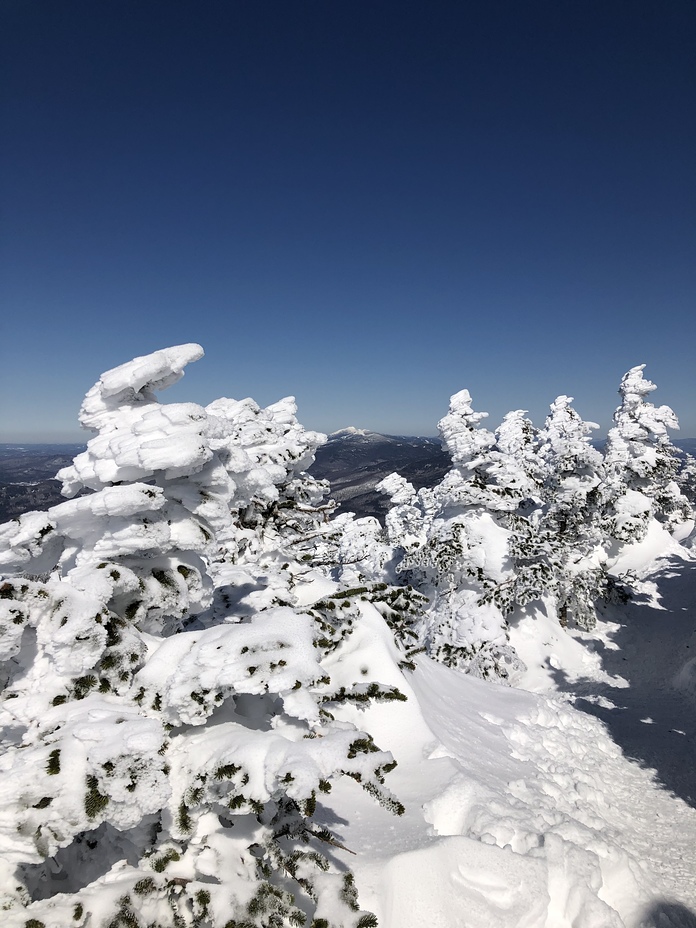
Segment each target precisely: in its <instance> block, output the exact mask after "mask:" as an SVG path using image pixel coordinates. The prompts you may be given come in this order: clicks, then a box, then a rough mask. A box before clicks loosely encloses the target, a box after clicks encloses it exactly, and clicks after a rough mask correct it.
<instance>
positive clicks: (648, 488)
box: [603, 364, 693, 541]
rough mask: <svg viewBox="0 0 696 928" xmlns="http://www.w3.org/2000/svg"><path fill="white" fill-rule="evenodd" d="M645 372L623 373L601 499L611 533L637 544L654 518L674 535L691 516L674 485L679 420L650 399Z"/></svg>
mask: <svg viewBox="0 0 696 928" xmlns="http://www.w3.org/2000/svg"><path fill="white" fill-rule="evenodd" d="M644 368H645V365H644V364H640V365H638V366H637V367H632V368H631V370H629V371H628V372H627V373H626V374H624V376H623V378H622V381H621V386H620V387H619V393H620V395H621V405H620V406H619V407H618V408H617V409H616V412H615V413H614V427H613V428H612V429H610V431H609V434H608V436H607V445H606V451H605V467H606V478H607V479H606V486H605V487H604V488H603V499H604V505H605V510H606V517H607V522H608V529H609V532H610V534H611V535H612V536H613V537H614V538H616V539H618V540H619V541H639V540H640V539H641V538H643V537H644V535H645V533H646V531H647V527H648V523H649V521H650V519H652V518H654V519H657V520H658V522H661V523H663V524H664V526H665V527H666V528H667V529H668V530H670V531H674V530H675V529H678V527H679V526H680V525H682V524H683V523H685V522H688V521H689V520H690V519H692V518H693V509H692V507H691V506H690V504H689V501H688V499H687V498H686V497H685V496H684V495H683V493H682V492H681V490H680V489H679V485H678V483H677V481H676V476H677V473H678V470H679V459H678V455H677V452H676V449H675V448H674V446H673V445H672V443H671V441H670V437H669V432H668V430H669V429H678V428H679V422H678V420H677V417H676V416H675V414H674V412H673V411H672V410H671V409H670V407H669V406H654V405H653V404H652V403H649V402H648V401H647V399H646V397H647V396H649V395H650V393H652V392H653V391H654V390H655V389H657V388H656V385H655V384H654V383H652V382H651V381H649V380H646V379H645V378H644V377H643V370H644Z"/></svg>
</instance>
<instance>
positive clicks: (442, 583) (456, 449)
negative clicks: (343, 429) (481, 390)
mask: <svg viewBox="0 0 696 928" xmlns="http://www.w3.org/2000/svg"><path fill="white" fill-rule="evenodd" d="M486 415H487V413H480V412H475V411H474V409H473V407H472V405H471V395H470V394H469V392H468V391H467V390H462V391H460V392H459V393H457V394H455V395H454V396H453V397H452V398H451V401H450V408H449V412H448V414H447V415H446V416H445V417H444V418H443V419H442V420H441V421H440V423H439V429H440V434H441V436H442V439H443V443H444V444H445V446H446V448H447V450H448V451H449V453H450V455H451V457H452V463H453V467H452V470H451V471H450V472H449V473H448V474H447V475H446V476H445V478H444V479H443V480H442V481H441V482H440V483H439V484H438V485H437V486H435V487H433V488H431V489H422V490H420V491H418V492H417V493H416V492H415V490H414V488H413V487H412V486H411V485H410V484H408V483H407V482H406V481H405V480H403V478H401V477H399V476H398V475H396V474H392V475H391V476H389V477H387V478H385V480H383V481H382V482H381V484H379V485H378V487H377V489H380V490H381V491H382V492H384V493H386V494H387V495H388V496H390V498H391V500H392V503H393V505H392V508H391V509H390V511H389V512H388V514H387V517H386V535H387V539H388V541H389V543H390V544H391V546H392V550H393V552H394V553H393V556H392V559H391V564H392V565H393V566H394V569H395V574H392V575H391V576H389V575H387V576H385V579H387V580H388V581H389V580H391V582H395V581H396V582H398V583H400V584H401V585H402V587H404V588H405V589H406V590H407V591H408V589H409V588H415V591H416V592H417V593H418V594H420V596H421V597H425V600H426V602H427V608H425V610H424V612H423V614H422V615H421V616H418V615H417V614H416V615H413V610H408V611H407V613H406V618H405V619H404V620H402V621H401V622H396V621H395V619H394V617H393V616H392V617H391V622H392V626H393V627H394V626H395V625H396V630H397V634H398V636H400V637H401V638H402V640H403V644H404V645H406V646H407V657H408V655H409V654H411V653H414V652H415V651H417V650H418V649H424V650H425V651H426V652H427V653H428V654H430V655H431V656H432V657H435V658H436V659H438V660H441V661H443V662H444V663H446V664H449V665H450V666H456V667H459V668H460V669H463V670H466V671H467V672H468V673H472V674H474V675H477V676H481V677H487V676H490V675H498V676H501V677H503V678H506V677H508V676H509V674H510V670H511V669H513V668H514V667H515V666H517V665H518V659H517V657H516V655H515V654H514V652H513V651H512V649H511V648H510V647H509V645H508V643H507V623H506V620H505V616H504V613H503V611H501V609H500V607H499V605H498V604H497V603H496V602H495V601H494V599H493V597H492V596H489V595H487V594H488V593H489V592H490V591H491V590H493V589H497V588H499V587H500V585H501V584H502V583H504V582H505V581H506V580H509V577H510V570H511V566H512V564H511V561H510V559H509V556H508V540H509V534H510V533H509V531H508V529H507V528H506V527H505V517H506V514H507V513H509V512H510V511H511V510H514V509H516V508H517V507H518V506H519V504H520V501H521V500H522V499H523V498H526V496H527V494H528V493H529V491H530V485H531V478H530V476H529V474H528V473H527V472H526V470H525V466H524V464H523V463H521V462H520V461H518V460H517V458H516V457H515V456H513V455H512V454H510V453H508V450H507V447H506V448H505V450H499V448H498V446H497V443H496V436H495V434H494V433H493V432H490V431H488V430H487V429H483V428H480V427H479V423H480V422H481V421H482V420H483V419H484V418H485V417H486ZM513 419H514V422H513ZM525 429H526V424H523V420H522V419H521V416H520V417H517V418H515V417H514V416H513V418H511V419H509V420H508V421H507V422H506V424H505V427H504V428H503V443H504V445H505V443H506V442H507V443H508V444H509V445H510V446H511V447H512V446H515V447H517V446H520V447H525V448H526V447H527V441H526V439H525V437H524V430H525ZM395 595H398V594H397V593H395ZM399 633H400V634H399Z"/></svg>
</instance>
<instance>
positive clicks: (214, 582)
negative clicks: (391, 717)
mask: <svg viewBox="0 0 696 928" xmlns="http://www.w3.org/2000/svg"><path fill="white" fill-rule="evenodd" d="M201 355H202V349H200V347H199V346H197V345H183V346H178V347H175V348H170V349H165V350H163V351H159V352H155V353H154V354H152V355H148V356H145V357H142V358H137V359H135V360H134V361H131V362H129V363H127V364H124V365H121V366H120V367H118V368H115V369H114V370H112V371H108V372H107V373H106V374H104V375H103V376H102V378H101V379H100V381H99V382H98V383H97V384H96V385H95V386H94V387H93V388H92V390H90V391H89V393H88V394H87V397H86V399H85V402H84V404H83V407H82V410H81V415H80V418H81V422H82V424H83V425H84V426H85V427H86V428H88V429H91V430H92V431H94V432H96V434H95V436H94V437H92V438H91V439H90V441H89V442H88V445H87V450H86V451H85V452H84V453H83V454H81V455H78V456H77V458H76V459H75V461H74V463H73V464H72V465H71V466H70V467H68V468H65V469H64V470H63V471H61V474H60V477H61V479H62V480H63V484H64V492H65V493H66V494H67V495H69V496H73V497H74V498H73V499H70V500H68V501H67V502H65V503H61V504H59V505H57V506H54V507H52V509H50V510H49V511H48V512H46V513H28V514H26V515H24V516H22V517H20V518H19V519H18V520H16V521H13V522H11V523H8V524H7V525H5V526H2V527H0V571H2V576H1V577H0V657H1V658H2V660H3V664H2V669H1V674H2V676H1V678H0V682H1V683H2V686H3V693H2V696H3V700H2V709H1V710H0V719H1V723H2V729H3V738H4V754H3V756H2V761H1V764H0V797H1V801H2V817H1V821H0V844H1V845H2V864H0V886H1V887H2V890H1V895H0V905H1V906H2V908H3V910H4V911H3V914H4V917H5V920H6V921H5V923H6V924H8V925H10V926H14V925H22V926H24V925H26V924H31V925H33V926H39V925H44V926H50V928H61V926H67V925H72V926H76V928H80V926H83V925H84V926H86V925H89V926H90V928H91V926H92V925H99V924H102V923H108V924H111V925H146V924H147V925H149V924H158V925H161V926H172V928H181V926H185V925H191V926H193V925H196V926H199V928H222V926H225V928H232V926H259V928H261V926H271V925H273V926H285V925H300V924H304V923H305V922H306V921H307V919H308V918H312V919H314V921H313V924H315V925H330V926H345V928H357V926H360V928H368V926H370V925H373V924H374V917H373V916H372V915H370V913H364V912H361V911H360V909H359V906H358V903H357V894H356V890H355V887H354V884H353V880H352V877H351V875H350V873H339V872H336V871H335V869H333V868H332V867H331V866H330V864H329V860H328V858H327V855H326V853H325V852H324V849H326V848H330V847H331V846H332V845H333V846H335V845H336V843H337V842H336V839H335V838H334V837H333V835H332V834H331V832H330V831H329V830H328V828H327V827H326V823H324V822H323V821H322V819H321V815H320V814H319V811H318V810H319V809H320V802H319V800H320V799H321V798H322V797H324V796H326V795H327V794H328V793H329V792H330V790H331V784H332V780H333V779H335V778H336V777H338V776H347V777H349V778H352V779H353V780H355V781H356V782H357V783H359V784H360V785H361V786H362V787H363V788H364V789H366V790H367V791H368V792H369V793H370V794H371V795H372V796H374V797H375V798H376V799H377V800H378V801H380V802H382V803H383V804H385V805H386V806H387V807H388V808H391V809H392V810H393V811H395V812H399V811H401V807H400V805H399V803H398V801H397V800H395V799H393V798H392V797H391V796H390V795H389V794H388V792H386V791H385V789H384V786H383V784H384V777H385V774H386V773H387V772H388V770H389V769H390V768H391V767H393V766H394V762H393V759H392V757H391V755H389V754H385V753H383V752H381V751H380V750H379V749H378V748H377V746H376V745H375V744H374V743H373V741H372V739H371V737H370V736H369V734H367V733H365V732H361V731H359V730H358V729H356V728H355V727H354V726H353V725H351V724H348V723H342V722H340V721H338V720H335V719H334V714H335V713H337V707H338V708H340V706H341V704H342V703H345V702H356V701H357V702H366V701H369V700H372V699H392V700H398V699H402V698H403V697H402V696H401V694H400V693H399V691H398V690H397V689H395V688H394V687H393V686H389V687H385V686H381V685H380V684H379V682H378V681H375V680H371V679H369V678H368V679H367V680H366V679H365V678H364V677H361V678H360V679H359V680H355V681H354V680H353V679H352V678H350V677H349V676H346V674H345V672H344V673H343V674H341V673H339V672H334V671H332V674H331V675H330V674H329V673H328V672H327V670H326V668H325V667H324V664H323V662H324V661H325V660H327V659H330V660H331V661H333V662H334V664H333V665H332V666H334V665H336V663H337V662H336V660H335V657H336V655H337V654H339V655H340V653H341V648H342V647H343V646H344V644H345V642H346V641H347V640H348V639H349V637H350V634H351V630H352V628H353V626H354V624H355V623H356V622H359V621H360V617H361V614H362V612H363V611H364V610H366V609H369V608H371V607H370V606H369V603H363V602H362V601H361V600H360V595H359V591H356V590H346V589H345V588H341V587H340V586H339V584H337V583H336V582H335V581H333V580H331V578H330V576H329V574H328V572H327V571H323V572H322V571H321V570H320V568H319V567H318V566H316V564H315V563H314V561H315V560H316V559H315V557H314V554H313V553H312V552H313V551H314V541H313V540H312V539H314V540H316V539H319V540H320V541H321V540H322V539H323V538H324V536H325V534H326V532H327V530H326V528H325V522H324V520H325V516H326V512H327V510H326V509H325V507H324V506H323V504H322V502H321V496H322V491H323V489H324V488H323V486H322V485H321V484H318V483H317V482H316V481H314V480H312V478H310V477H308V476H307V475H306V474H305V473H304V469H305V468H306V467H307V466H308V465H309V463H311V460H312V457H313V452H314V449H315V448H316V446H317V444H318V443H319V442H320V441H321V440H322V436H320V435H317V434H315V433H308V432H305V430H304V429H302V427H301V426H300V425H299V423H297V420H296V419H295V406H294V402H293V401H292V399H291V398H288V399H285V400H281V401H280V402H279V403H276V404H273V405H272V406H270V407H268V408H267V409H261V408H260V407H259V406H258V405H257V404H255V403H254V402H253V401H252V400H242V401H235V400H219V401H216V402H215V403H212V404H210V406H208V407H207V408H203V407H201V406H198V405H196V404H192V403H174V404H169V405H162V404H160V403H159V402H158V400H157V397H156V391H158V390H161V389H163V388H165V387H167V386H169V385H170V384H171V383H173V382H175V381H176V380H177V379H178V378H179V377H180V376H181V374H182V372H183V368H184V367H185V365H186V364H187V363H188V362H190V361H192V360H195V359H197V358H198V357H200V356H201ZM80 491H82V492H84V493H86V495H81V496H76V494H77V493H78V492H80ZM338 665H339V669H340V662H338ZM2 822H4V823H5V824H4V825H3V824H2Z"/></svg>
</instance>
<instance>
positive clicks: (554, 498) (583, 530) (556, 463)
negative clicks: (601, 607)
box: [535, 396, 607, 629]
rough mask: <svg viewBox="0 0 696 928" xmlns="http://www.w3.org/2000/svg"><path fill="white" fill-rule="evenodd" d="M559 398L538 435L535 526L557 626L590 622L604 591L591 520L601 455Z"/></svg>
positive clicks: (587, 429) (597, 530)
mask: <svg viewBox="0 0 696 928" xmlns="http://www.w3.org/2000/svg"><path fill="white" fill-rule="evenodd" d="M572 401H573V398H572V397H570V396H559V397H557V398H556V400H555V401H554V402H553V403H552V404H551V411H550V414H549V416H548V417H547V419H546V423H545V426H544V429H543V430H542V432H541V433H540V435H539V446H538V460H539V463H540V466H541V470H542V473H543V480H542V492H541V498H542V502H543V506H542V508H541V509H540V511H539V514H538V518H537V520H536V525H535V535H536V540H535V544H536V548H537V550H538V552H539V554H540V556H541V557H542V558H544V559H545V560H546V563H547V567H548V570H547V573H546V582H545V584H544V592H545V593H550V594H551V595H552V596H553V599H554V605H555V609H556V612H557V614H558V617H559V620H560V622H561V624H562V625H567V624H568V622H569V621H572V622H574V623H575V624H576V625H579V626H580V627H582V628H586V629H589V628H592V627H593V626H594V624H595V622H596V614H595V602H596V600H598V599H599V598H600V597H601V596H603V595H604V593H605V591H606V583H607V580H606V570H605V565H604V561H605V555H604V551H603V548H602V542H603V537H602V532H601V527H600V524H599V519H598V518H597V516H598V513H597V494H598V487H599V486H600V484H601V482H602V480H603V477H604V471H603V461H602V455H601V453H600V452H599V451H597V449H596V448H594V447H593V446H592V444H591V443H590V439H589V435H590V434H591V433H592V431H593V430H594V429H596V428H599V426H598V425H596V423H594V422H584V421H583V420H582V419H581V417H580V416H579V415H578V413H577V412H576V411H575V410H574V409H573V407H572V406H571V405H570V404H571V403H572Z"/></svg>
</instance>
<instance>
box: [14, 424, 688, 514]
mask: <svg viewBox="0 0 696 928" xmlns="http://www.w3.org/2000/svg"><path fill="white" fill-rule="evenodd" d="M593 444H597V445H598V446H599V445H601V444H603V442H596V443H594V442H593ZM674 444H675V445H676V446H677V447H678V448H679V449H680V450H681V451H683V452H687V453H689V454H693V455H694V456H696V438H679V439H677V440H676V441H675V442H674ZM84 447H85V446H84V445H51V444H43V445H31V444H26V445H21V444H0V522H6V521H7V520H8V519H14V518H16V517H17V516H20V515H21V514H22V513H23V512H28V511H29V510H30V509H48V507H49V506H54V505H55V504H56V503H60V502H62V501H63V499H64V497H63V496H61V493H60V484H59V483H58V481H57V480H55V479H54V478H55V475H56V473H57V472H58V471H59V470H60V469H61V467H65V466H66V465H67V464H70V462H71V461H72V459H73V458H74V457H75V455H76V454H79V453H80V452H81V451H84ZM451 466H452V464H451V461H450V458H449V455H448V454H447V452H446V451H445V450H444V449H443V447H442V444H441V443H440V439H439V438H418V437H413V436H409V435H381V434H380V433H379V432H371V431H369V430H366V429H358V428H354V427H352V426H351V427H349V428H345V429H340V430H339V431H338V432H333V433H332V434H331V435H329V439H328V441H327V442H326V444H325V445H322V447H321V448H319V449H318V450H317V453H316V461H315V463H314V464H313V465H312V467H311V469H310V473H311V474H312V476H314V477H317V478H319V479H326V480H328V481H329V482H330V483H331V495H332V496H333V498H334V499H335V500H336V501H337V502H338V503H339V507H338V512H354V513H355V514H356V515H358V516H368V515H369V516H377V518H378V519H381V520H383V519H384V516H385V514H386V512H387V508H388V506H387V503H388V500H387V499H386V497H384V496H382V494H381V493H377V492H375V485H376V484H377V483H379V481H380V480H382V478H383V477H386V476H387V474H391V473H393V472H394V471H397V472H398V473H399V474H401V475H402V476H403V477H405V478H406V479H407V480H409V481H410V482H411V483H412V484H413V485H414V486H415V487H416V489H417V490H419V489H420V488H421V487H430V486H434V484H436V483H438V482H439V481H440V480H442V478H443V477H444V476H445V474H446V473H447V471H448V470H449V469H450V467H451Z"/></svg>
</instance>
